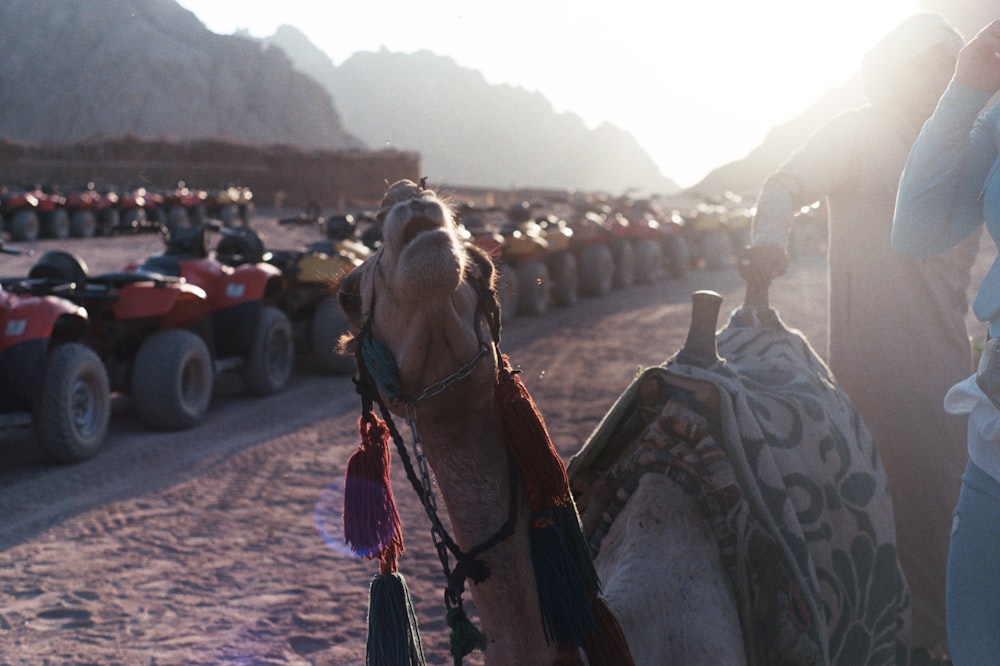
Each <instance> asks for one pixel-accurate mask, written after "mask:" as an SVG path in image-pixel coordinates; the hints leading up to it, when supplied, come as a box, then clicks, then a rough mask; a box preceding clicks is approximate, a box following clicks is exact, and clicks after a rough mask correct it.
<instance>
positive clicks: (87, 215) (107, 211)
mask: <svg viewBox="0 0 1000 666" xmlns="http://www.w3.org/2000/svg"><path fill="white" fill-rule="evenodd" d="M117 204H118V195H117V194H116V193H115V192H112V191H110V190H108V191H103V192H101V191H99V190H98V189H97V188H96V187H95V186H94V183H93V182H90V183H87V184H86V185H84V186H83V187H81V188H80V189H79V190H77V191H76V192H71V193H69V194H67V195H66V210H67V211H68V212H69V235H70V236H72V237H73V238H91V237H93V236H98V235H101V236H107V235H110V234H111V233H112V232H113V230H115V229H117V227H118V222H119V218H118V209H117Z"/></svg>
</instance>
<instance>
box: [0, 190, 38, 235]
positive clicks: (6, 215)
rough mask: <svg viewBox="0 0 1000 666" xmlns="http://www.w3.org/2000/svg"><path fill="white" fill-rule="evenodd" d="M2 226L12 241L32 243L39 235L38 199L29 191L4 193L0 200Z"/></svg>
mask: <svg viewBox="0 0 1000 666" xmlns="http://www.w3.org/2000/svg"><path fill="white" fill-rule="evenodd" d="M0 213H2V215H3V226H4V228H5V229H6V230H7V233H9V234H10V237H11V239H12V240H16V241H26V242H29V243H33V242H34V241H36V240H38V236H39V235H40V233H41V223H40V222H39V219H38V197H36V196H35V195H34V193H33V192H32V191H31V190H27V189H22V190H14V191H5V192H4V194H3V199H2V200H0Z"/></svg>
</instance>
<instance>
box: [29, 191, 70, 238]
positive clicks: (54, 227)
mask: <svg viewBox="0 0 1000 666" xmlns="http://www.w3.org/2000/svg"><path fill="white" fill-rule="evenodd" d="M32 194H33V195H34V197H35V198H36V199H37V200H38V222H39V224H40V225H41V233H40V235H41V237H42V238H56V239H59V240H62V239H65V238H69V211H68V210H66V197H64V196H63V195H61V194H59V192H57V191H56V190H55V189H53V188H51V187H42V186H40V185H36V186H35V189H34V190H33V191H32Z"/></svg>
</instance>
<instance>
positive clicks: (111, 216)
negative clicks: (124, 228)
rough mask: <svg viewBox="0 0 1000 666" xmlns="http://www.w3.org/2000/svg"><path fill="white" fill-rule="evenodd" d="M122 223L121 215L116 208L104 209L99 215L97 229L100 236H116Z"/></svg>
mask: <svg viewBox="0 0 1000 666" xmlns="http://www.w3.org/2000/svg"><path fill="white" fill-rule="evenodd" d="M120 225H121V215H120V214H119V213H118V210H117V209H115V208H108V209H106V210H102V211H101V212H100V213H99V214H98V216H97V231H96V233H97V234H98V235H100V236H114V235H115V234H116V233H118V228H119V226H120Z"/></svg>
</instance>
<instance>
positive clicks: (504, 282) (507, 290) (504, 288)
mask: <svg viewBox="0 0 1000 666" xmlns="http://www.w3.org/2000/svg"><path fill="white" fill-rule="evenodd" d="M497 294H498V296H499V298H500V315H501V317H508V318H511V319H513V318H514V316H515V315H516V314H517V310H518V307H519V305H518V302H519V301H520V300H521V299H520V294H519V293H518V288H517V274H516V273H515V271H514V267H513V266H510V265H508V264H497Z"/></svg>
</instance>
